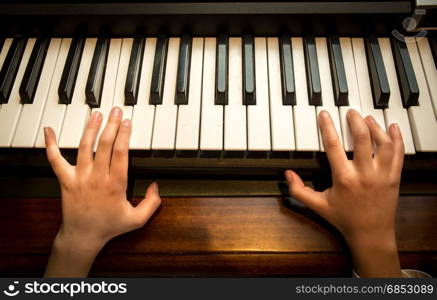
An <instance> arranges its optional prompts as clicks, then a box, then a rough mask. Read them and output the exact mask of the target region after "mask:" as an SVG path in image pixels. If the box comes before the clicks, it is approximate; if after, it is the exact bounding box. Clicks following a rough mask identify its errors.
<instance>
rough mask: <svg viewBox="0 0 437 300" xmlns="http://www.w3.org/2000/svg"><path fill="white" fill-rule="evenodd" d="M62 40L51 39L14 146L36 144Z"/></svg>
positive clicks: (17, 131) (18, 128)
mask: <svg viewBox="0 0 437 300" xmlns="http://www.w3.org/2000/svg"><path fill="white" fill-rule="evenodd" d="M61 41H62V39H59V38H55V39H52V40H51V41H50V45H49V48H48V50H47V56H46V59H45V61H44V66H43V68H42V71H41V77H40V80H39V83H38V87H37V90H36V94H35V99H34V101H33V103H32V104H23V110H22V112H21V115H20V119H19V121H18V125H17V130H16V132H15V135H14V138H13V140H12V146H13V147H22V148H30V147H33V145H34V144H35V139H36V134H37V132H38V129H39V124H40V122H41V117H42V113H43V110H44V106H45V104H46V100H47V94H48V91H49V88H50V83H51V80H52V77H53V70H54V68H55V65H56V60H57V58H58V52H59V48H60V46H61Z"/></svg>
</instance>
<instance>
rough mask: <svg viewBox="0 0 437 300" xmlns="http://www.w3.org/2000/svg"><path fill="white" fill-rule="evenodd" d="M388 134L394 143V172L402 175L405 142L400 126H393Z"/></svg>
mask: <svg viewBox="0 0 437 300" xmlns="http://www.w3.org/2000/svg"><path fill="white" fill-rule="evenodd" d="M388 134H389V135H390V138H391V140H392V142H393V170H394V172H396V174H400V173H401V171H402V167H403V165H404V152H405V150H404V141H403V139H402V133H401V131H400V129H399V125H398V124H391V125H390V127H389V129H388Z"/></svg>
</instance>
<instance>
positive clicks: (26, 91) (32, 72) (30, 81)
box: [19, 38, 50, 103]
mask: <svg viewBox="0 0 437 300" xmlns="http://www.w3.org/2000/svg"><path fill="white" fill-rule="evenodd" d="M49 44H50V39H47V38H39V39H37V40H36V42H35V46H34V47H33V50H32V54H31V55H30V58H29V63H28V64H27V67H26V71H25V72H24V76H23V80H22V82H21V85H20V90H19V92H20V97H21V102H22V103H33V99H34V97H35V93H36V89H37V87H38V82H39V78H40V76H41V71H42V68H43V65H44V61H45V58H46V55H47V50H48V48H49Z"/></svg>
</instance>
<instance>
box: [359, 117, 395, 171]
mask: <svg viewBox="0 0 437 300" xmlns="http://www.w3.org/2000/svg"><path fill="white" fill-rule="evenodd" d="M364 120H365V122H366V124H367V127H368V128H369V131H370V136H371V137H372V140H373V141H374V142H375V145H376V151H375V159H376V160H377V162H378V164H381V165H391V161H392V156H393V143H392V139H391V138H390V136H389V135H388V134H387V133H386V132H385V131H384V130H383V129H382V128H381V126H379V124H378V123H377V122H376V121H375V119H374V118H373V117H372V116H367V117H366V118H365V119H364Z"/></svg>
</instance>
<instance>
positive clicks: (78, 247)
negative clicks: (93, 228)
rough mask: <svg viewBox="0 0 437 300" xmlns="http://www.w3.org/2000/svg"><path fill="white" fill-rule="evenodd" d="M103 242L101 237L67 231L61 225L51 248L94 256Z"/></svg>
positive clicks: (103, 244)
mask: <svg viewBox="0 0 437 300" xmlns="http://www.w3.org/2000/svg"><path fill="white" fill-rule="evenodd" d="M105 244H106V241H104V240H102V239H98V238H95V237H88V236H84V235H76V234H73V233H69V232H66V231H65V230H63V228H62V227H61V229H60V230H59V231H58V233H57V234H56V237H55V240H54V242H53V248H54V249H53V250H56V251H58V252H63V253H70V254H78V255H81V256H82V257H93V258H94V257H95V256H96V255H97V254H98V253H99V252H100V250H101V249H102V248H103V247H104V246H105Z"/></svg>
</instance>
